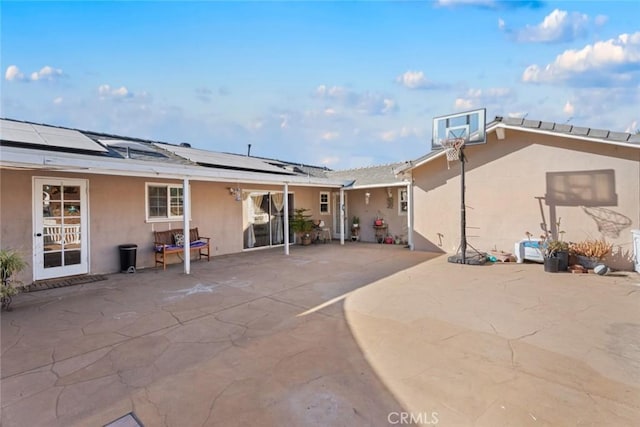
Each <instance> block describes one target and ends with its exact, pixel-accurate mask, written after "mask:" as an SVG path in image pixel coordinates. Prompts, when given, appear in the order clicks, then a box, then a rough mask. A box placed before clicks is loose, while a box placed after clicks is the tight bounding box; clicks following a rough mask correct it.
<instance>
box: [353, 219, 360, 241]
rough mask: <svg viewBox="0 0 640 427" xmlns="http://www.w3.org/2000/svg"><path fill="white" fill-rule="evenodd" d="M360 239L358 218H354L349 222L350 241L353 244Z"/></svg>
mask: <svg viewBox="0 0 640 427" xmlns="http://www.w3.org/2000/svg"><path fill="white" fill-rule="evenodd" d="M359 238H360V218H359V217H358V216H354V217H353V219H352V220H351V240H353V241H354V242H356V241H358V239H359Z"/></svg>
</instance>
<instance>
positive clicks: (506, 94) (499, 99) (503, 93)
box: [454, 87, 515, 110]
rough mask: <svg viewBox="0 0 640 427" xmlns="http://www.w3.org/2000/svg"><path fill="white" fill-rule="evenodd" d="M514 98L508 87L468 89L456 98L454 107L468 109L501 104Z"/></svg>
mask: <svg viewBox="0 0 640 427" xmlns="http://www.w3.org/2000/svg"><path fill="white" fill-rule="evenodd" d="M514 98H515V93H514V92H513V90H511V89H509V88H503V87H495V88H489V89H484V90H483V89H469V90H468V91H467V93H466V94H465V95H464V96H461V97H459V98H456V100H455V102H454V108H455V109H456V110H470V109H473V108H481V107H484V106H487V105H503V104H504V103H505V102H506V101H509V100H513V99H514Z"/></svg>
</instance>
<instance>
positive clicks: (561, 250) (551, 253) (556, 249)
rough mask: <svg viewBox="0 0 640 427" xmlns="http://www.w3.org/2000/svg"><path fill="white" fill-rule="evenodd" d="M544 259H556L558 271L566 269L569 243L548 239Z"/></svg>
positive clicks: (567, 266)
mask: <svg viewBox="0 0 640 427" xmlns="http://www.w3.org/2000/svg"><path fill="white" fill-rule="evenodd" d="M546 252H547V254H546V255H545V259H546V258H547V257H548V258H556V259H557V260H558V271H567V268H569V244H568V243H567V242H563V241H562V240H549V241H548V242H547V243H546Z"/></svg>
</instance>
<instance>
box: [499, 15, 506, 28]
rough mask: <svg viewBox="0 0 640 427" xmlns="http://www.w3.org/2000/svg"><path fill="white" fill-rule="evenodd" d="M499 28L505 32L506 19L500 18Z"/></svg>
mask: <svg viewBox="0 0 640 427" xmlns="http://www.w3.org/2000/svg"><path fill="white" fill-rule="evenodd" d="M498 28H499V29H501V30H504V29H505V28H506V24H505V22H504V19H502V18H498Z"/></svg>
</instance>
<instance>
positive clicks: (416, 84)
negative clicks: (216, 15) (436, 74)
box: [396, 70, 429, 89]
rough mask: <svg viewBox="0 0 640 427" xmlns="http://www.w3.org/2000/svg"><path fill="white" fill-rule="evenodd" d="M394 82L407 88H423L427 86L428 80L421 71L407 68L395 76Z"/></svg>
mask: <svg viewBox="0 0 640 427" xmlns="http://www.w3.org/2000/svg"><path fill="white" fill-rule="evenodd" d="M396 82H398V83H400V84H401V85H402V86H404V87H406V88H407V89H423V88H426V87H427V86H429V82H428V81H427V78H426V77H425V76H424V72H422V71H411V70H409V71H407V72H405V73H404V74H401V75H399V76H398V77H396Z"/></svg>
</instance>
